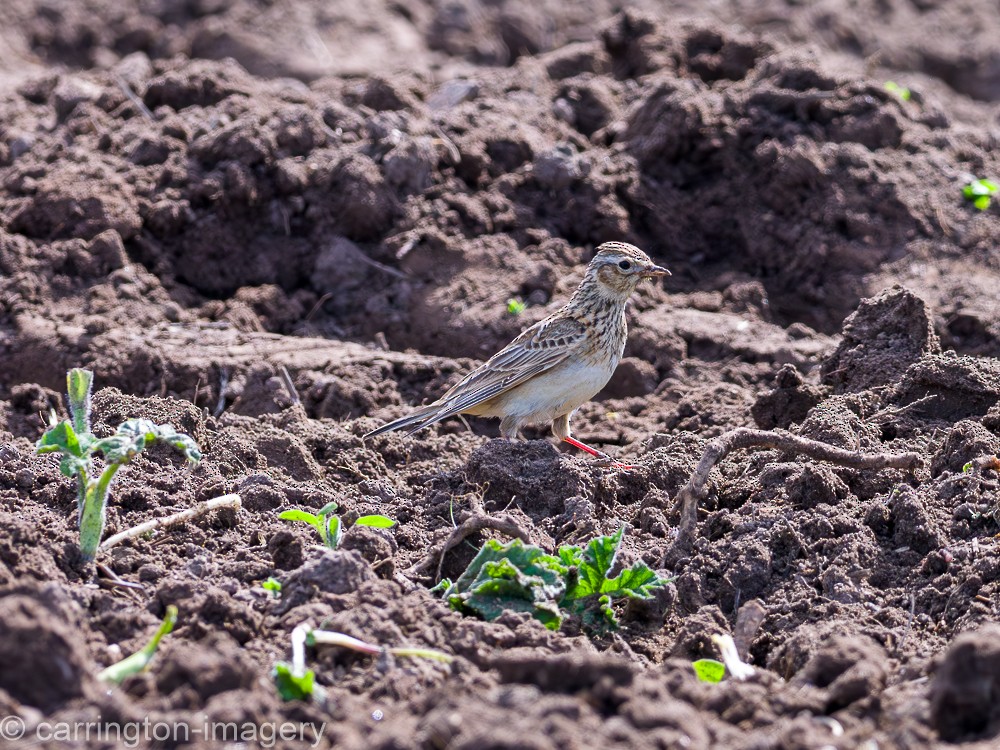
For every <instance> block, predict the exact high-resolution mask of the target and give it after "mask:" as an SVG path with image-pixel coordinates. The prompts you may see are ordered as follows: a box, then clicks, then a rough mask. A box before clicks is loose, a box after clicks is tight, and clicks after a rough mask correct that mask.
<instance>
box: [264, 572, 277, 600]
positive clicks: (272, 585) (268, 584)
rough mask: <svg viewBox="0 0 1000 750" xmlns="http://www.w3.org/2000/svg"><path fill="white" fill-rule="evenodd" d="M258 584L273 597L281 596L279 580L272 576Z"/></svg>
mask: <svg viewBox="0 0 1000 750" xmlns="http://www.w3.org/2000/svg"><path fill="white" fill-rule="evenodd" d="M260 586H261V588H262V589H264V590H265V591H270V592H271V594H272V595H273V596H274V598H275V599H277V598H279V597H280V596H281V581H279V580H278V579H277V578H275V577H274V576H271V577H270V578H268V579H267V580H266V581H264V582H263V583H261V584H260Z"/></svg>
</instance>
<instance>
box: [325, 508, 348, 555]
mask: <svg viewBox="0 0 1000 750" xmlns="http://www.w3.org/2000/svg"><path fill="white" fill-rule="evenodd" d="M342 532H343V529H342V528H341V526H340V517H339V516H329V517H328V518H327V521H326V533H325V534H323V535H322V536H323V543H324V544H325V545H326V546H327V547H329V548H330V549H337V547H339V546H340V535H341V533H342Z"/></svg>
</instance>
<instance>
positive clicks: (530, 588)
mask: <svg viewBox="0 0 1000 750" xmlns="http://www.w3.org/2000/svg"><path fill="white" fill-rule="evenodd" d="M565 574H566V568H565V566H563V565H562V564H561V563H560V562H559V560H558V558H555V557H553V556H552V555H547V554H545V553H544V552H543V551H542V550H541V549H539V548H538V547H535V546H533V545H526V544H524V542H522V541H521V540H519V539H516V540H514V541H513V542H509V543H507V544H501V543H500V542H498V541H496V540H492V539H491V540H489V541H487V542H486V544H485V545H483V548H482V549H481V550H480V551H479V553H478V554H477V555H476V557H475V558H474V559H473V561H472V562H471V563H469V567H468V568H467V569H466V570H465V572H464V573H462V575H461V576H459V578H458V579H457V580H456V581H455V583H454V584H452V585H451V586H450V587H449V589H448V590H447V591H446V592H445V598H446V599H447V600H448V602H449V604H450V605H451V606H452V608H453V609H457V610H460V611H465V612H470V613H474V614H477V615H479V616H480V617H482V618H483V619H486V620H495V619H496V618H497V617H499V616H500V615H501V614H503V613H504V612H505V611H515V612H528V613H530V614H532V615H533V616H534V617H535V618H536V619H538V620H540V621H541V622H542V623H544V624H545V626H546V627H548V628H551V629H557V628H558V627H559V625H560V624H561V622H562V614H561V613H560V611H559V606H558V601H559V598H560V597H561V596H562V595H563V593H564V592H565V590H566V584H565V580H564V576H565Z"/></svg>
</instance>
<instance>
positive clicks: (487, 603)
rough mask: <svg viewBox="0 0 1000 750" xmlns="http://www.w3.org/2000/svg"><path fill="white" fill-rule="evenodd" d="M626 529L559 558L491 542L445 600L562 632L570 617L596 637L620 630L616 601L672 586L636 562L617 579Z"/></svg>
mask: <svg viewBox="0 0 1000 750" xmlns="http://www.w3.org/2000/svg"><path fill="white" fill-rule="evenodd" d="M623 536H624V527H622V528H621V529H619V530H618V532H616V533H615V534H612V535H611V536H602V537H597V538H596V539H593V540H591V542H590V543H589V544H588V545H587V546H586V547H585V548H580V547H574V546H564V547H561V548H560V549H559V550H558V556H553V555H549V554H546V553H545V552H543V551H542V550H541V549H539V548H538V547H534V546H531V545H525V544H524V543H523V542H521V541H519V540H515V541H513V542H510V543H508V544H501V543H500V542H497V541H495V540H490V541H488V542H486V544H485V545H483V548H482V549H481V550H480V551H479V554H477V555H476V557H475V559H473V561H472V562H471V563H469V567H468V568H467V569H466V570H465V572H463V573H462V575H461V576H459V577H458V579H457V580H456V581H455V582H454V583H453V584H450V585H449V586H448V587H447V588H446V589H445V592H444V597H445V598H446V599H447V600H448V603H449V604H450V605H451V606H452V608H453V609H457V610H459V611H463V612H466V613H470V614H477V615H479V616H480V617H483V618H485V619H487V620H492V619H496V618H497V617H499V616H500V615H501V614H502V613H503V612H504V611H505V610H514V611H518V612H530V613H531V614H532V615H534V616H535V617H536V618H537V619H539V620H541V621H542V622H543V623H544V624H545V626H546V627H548V628H551V629H557V628H558V627H559V626H560V625H561V624H562V621H563V618H564V617H565V616H566V615H567V614H572V615H575V616H577V617H579V618H580V620H581V622H582V623H583V625H584V627H585V628H586V629H587V630H589V631H592V632H603V631H606V630H608V629H611V628H614V627H616V626H617V625H618V620H617V618H616V617H615V613H614V609H613V602H614V600H616V599H621V598H634V599H648V598H649V597H651V596H652V595H653V590H654V589H656V588H657V587H659V586H663V585H665V584H666V583H667V581H666V580H664V579H662V578H660V577H659V576H658V575H657V574H656V573H655V572H654V571H652V570H651V569H650V568H649V567H648V566H646V565H645V564H644V563H641V562H640V563H636V564H635V565H633V566H632V567H631V568H627V569H625V570H623V571H622V572H621V573H619V574H618V575H617V576H615V577H614V578H608V573H609V572H610V571H611V570H612V569H613V568H614V564H615V559H616V557H617V554H618V549H619V548H620V546H621V543H622V539H623Z"/></svg>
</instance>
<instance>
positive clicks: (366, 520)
mask: <svg viewBox="0 0 1000 750" xmlns="http://www.w3.org/2000/svg"><path fill="white" fill-rule="evenodd" d="M337 507H338V506H337V503H336V502H332V503H327V504H326V505H324V506H323V507H322V508H320V509H319V510H318V511H317V512H316V513H310V512H309V511H307V510H301V509H299V508H293V509H292V510H286V511H282V512H281V513H279V514H278V518H280V519H281V520H282V521H299V522H301V523H307V524H309V525H310V526H312V527H313V528H314V529H316V533H318V534H319V538H320V539H321V540H323V544H325V545H326V546H327V547H329V548H330V549H337V547H339V546H340V538H341V536H342V535H343V528H342V525H341V523H340V517H339V516H335V515H334V512H335V511H336V510H337ZM354 525H355V526H371V527H374V528H376V529H390V528H392V527H393V526H395V525H396V522H395V521H393V520H392V519H391V518H389V517H387V516H361V518H359V519H358V520H357V521H355V522H354Z"/></svg>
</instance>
